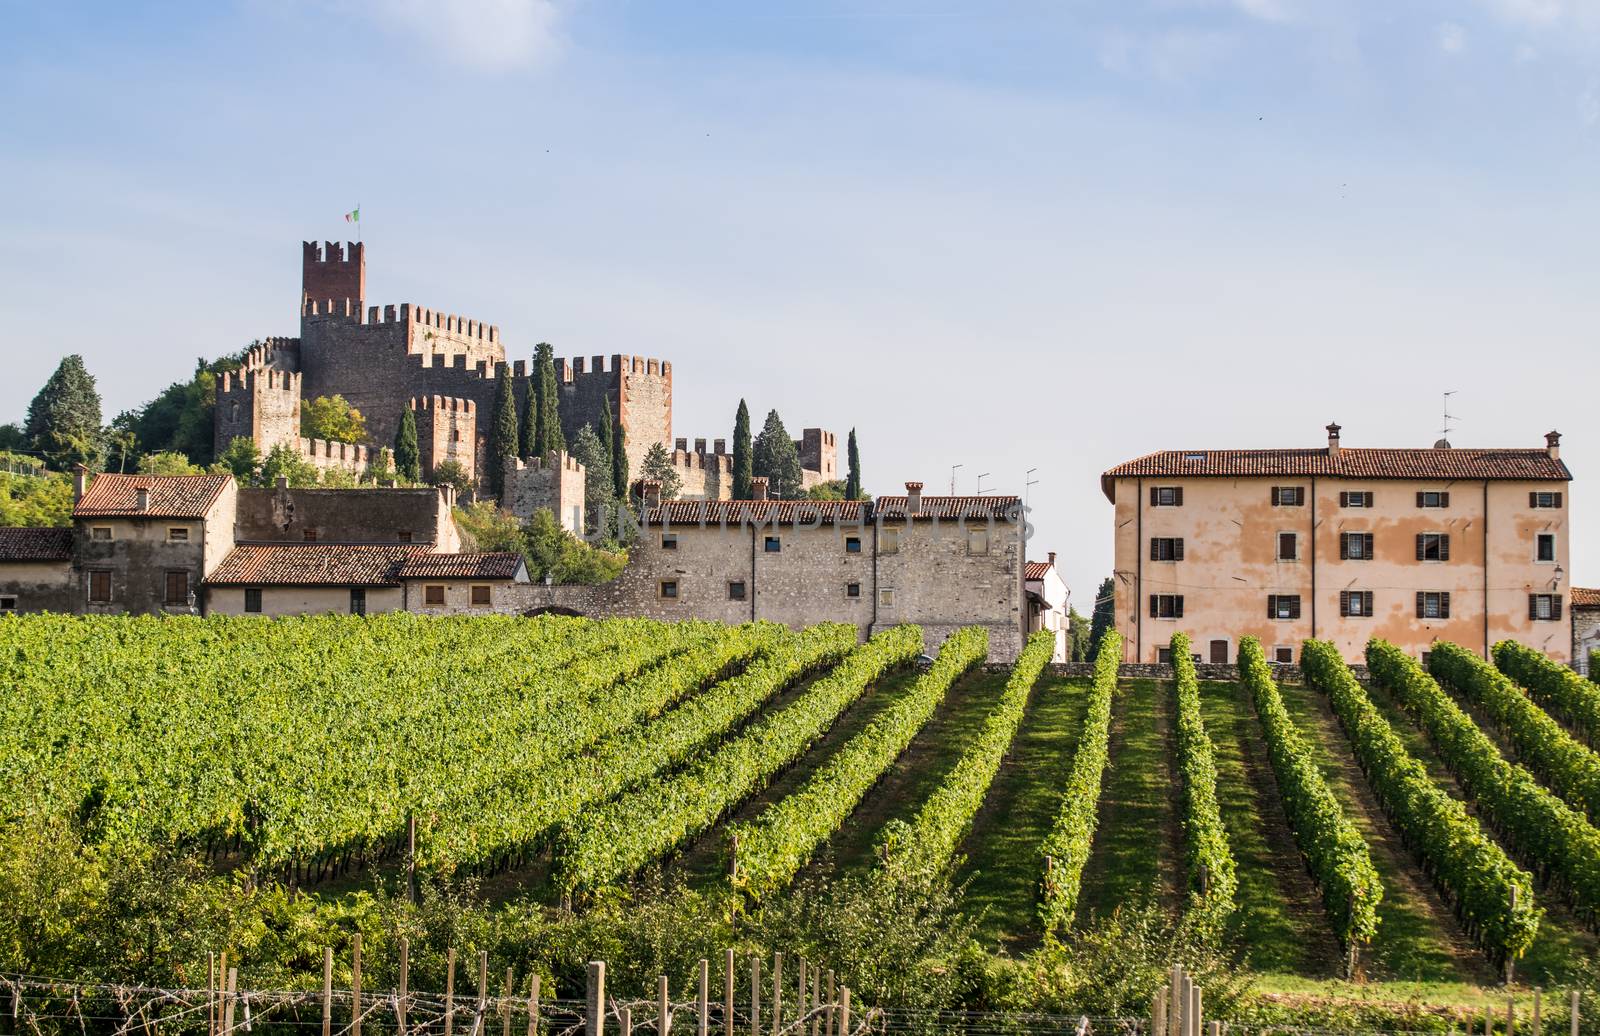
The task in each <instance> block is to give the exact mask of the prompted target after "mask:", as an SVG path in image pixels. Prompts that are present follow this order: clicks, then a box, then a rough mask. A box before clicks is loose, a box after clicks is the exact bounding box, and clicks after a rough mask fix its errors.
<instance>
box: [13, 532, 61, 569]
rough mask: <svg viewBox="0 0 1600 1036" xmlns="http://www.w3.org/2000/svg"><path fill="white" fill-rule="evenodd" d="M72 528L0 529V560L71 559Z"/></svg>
mask: <svg viewBox="0 0 1600 1036" xmlns="http://www.w3.org/2000/svg"><path fill="white" fill-rule="evenodd" d="M71 560H72V530H71V529H69V528H62V529H15V528H7V529H0V561H71Z"/></svg>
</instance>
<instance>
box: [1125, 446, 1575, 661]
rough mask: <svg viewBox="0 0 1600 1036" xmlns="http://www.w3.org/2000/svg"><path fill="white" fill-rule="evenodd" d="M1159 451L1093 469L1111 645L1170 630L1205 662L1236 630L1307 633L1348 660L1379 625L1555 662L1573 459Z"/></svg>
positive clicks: (1290, 636)
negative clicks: (1110, 600) (1500, 646)
mask: <svg viewBox="0 0 1600 1036" xmlns="http://www.w3.org/2000/svg"><path fill="white" fill-rule="evenodd" d="M1327 432H1328V440H1327V446H1326V447H1325V448H1314V449H1299V448H1295V449H1257V450H1166V451H1162V452H1159V453H1152V454H1149V455H1147V456H1144V457H1140V458H1138V459H1136V460H1132V461H1128V462H1127V463H1125V464H1121V465H1118V466H1117V467H1114V468H1112V469H1111V470H1109V471H1107V472H1106V473H1105V474H1104V475H1103V476H1101V488H1102V489H1103V491H1104V492H1105V495H1106V498H1107V499H1108V500H1110V501H1111V502H1112V503H1113V504H1114V505H1115V508H1116V510H1115V526H1114V528H1115V537H1116V539H1115V544H1116V564H1115V573H1114V575H1115V579H1116V595H1117V601H1116V624H1117V630H1118V632H1119V633H1121V634H1122V636H1123V639H1124V652H1125V656H1124V657H1125V660H1126V661H1128V662H1155V661H1161V660H1163V657H1164V652H1165V650H1166V644H1167V642H1168V641H1169V640H1170V639H1171V637H1172V634H1173V632H1174V631H1176V630H1183V631H1184V632H1186V633H1188V634H1189V635H1190V636H1191V638H1193V640H1194V644H1195V648H1196V650H1197V651H1198V652H1199V653H1200V655H1201V657H1202V659H1203V660H1205V661H1211V662H1228V661H1232V660H1233V659H1234V657H1235V655H1236V652H1237V649H1238V643H1239V638H1240V637H1243V636H1245V635H1247V634H1248V635H1252V636H1255V637H1257V638H1259V639H1260V641H1261V643H1262V646H1263V647H1264V648H1266V650H1267V652H1268V656H1269V658H1274V659H1278V660H1292V659H1293V658H1295V657H1297V655H1298V645H1299V644H1300V643H1301V641H1303V640H1305V639H1306V638H1310V637H1315V638H1320V639H1325V640H1331V641H1333V642H1334V643H1335V644H1336V645H1337V646H1338V647H1339V650H1340V652H1341V653H1342V654H1343V655H1344V657H1345V658H1347V659H1358V658H1360V657H1361V655H1362V652H1363V651H1364V649H1365V645H1366V643H1367V641H1368V639H1370V638H1372V637H1381V638H1383V639H1385V640H1388V641H1391V642H1393V643H1395V644H1397V645H1399V646H1400V647H1401V648H1403V649H1404V650H1406V651H1409V652H1412V653H1415V654H1421V653H1423V652H1425V651H1427V650H1428V647H1429V645H1430V644H1432V643H1433V642H1434V641H1436V640H1448V641H1453V642H1455V643H1457V644H1460V645H1462V646H1464V647H1468V648H1471V649H1473V650H1475V651H1478V652H1487V651H1488V650H1489V648H1490V646H1492V645H1493V644H1494V642H1496V641H1498V640H1502V639H1506V638H1510V639H1513V640H1516V641H1519V642H1521V643H1523V644H1526V645H1528V646H1529V647H1532V648H1535V649H1536V650H1539V651H1543V652H1545V653H1546V654H1548V655H1549V656H1550V657H1552V658H1554V659H1557V660H1559V661H1561V662H1563V663H1566V662H1568V661H1569V660H1570V659H1571V655H1572V638H1571V635H1570V627H1569V626H1568V624H1567V622H1566V621H1564V617H1563V615H1562V610H1563V608H1564V607H1565V602H1566V599H1567V598H1568V596H1569V595H1570V593H1571V589H1570V587H1571V582H1570V575H1569V572H1570V564H1569V562H1568V548H1569V543H1570V536H1571V530H1572V529H1573V527H1574V526H1573V523H1572V519H1571V516H1570V513H1569V508H1568V504H1569V502H1570V501H1569V499H1568V494H1567V493H1566V492H1565V490H1566V488H1567V483H1568V482H1569V481H1570V480H1571V478H1572V474H1571V472H1570V471H1568V469H1567V466H1566V464H1565V463H1563V462H1562V460H1561V449H1560V445H1561V437H1560V435H1559V434H1557V433H1555V432H1551V433H1550V434H1549V435H1547V436H1546V437H1545V439H1546V444H1545V447H1544V448H1543V449H1452V448H1450V445H1449V443H1446V442H1443V441H1441V442H1439V443H1438V444H1437V445H1435V446H1434V448H1432V449H1355V448H1350V447H1345V446H1343V445H1342V443H1341V437H1340V428H1339V426H1338V425H1337V424H1331V425H1329V426H1328V428H1327Z"/></svg>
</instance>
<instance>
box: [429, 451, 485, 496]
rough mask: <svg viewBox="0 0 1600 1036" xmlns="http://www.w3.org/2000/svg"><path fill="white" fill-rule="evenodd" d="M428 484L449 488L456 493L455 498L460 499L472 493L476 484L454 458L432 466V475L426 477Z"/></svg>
mask: <svg viewBox="0 0 1600 1036" xmlns="http://www.w3.org/2000/svg"><path fill="white" fill-rule="evenodd" d="M428 484H429V485H434V486H450V487H451V488H452V489H454V490H455V491H456V498H457V499H458V500H459V499H462V498H464V497H465V496H466V495H467V494H468V493H470V492H472V491H473V489H474V487H475V486H476V483H475V482H473V481H472V476H471V475H468V474H467V469H466V468H465V467H463V466H462V464H461V462H460V461H458V460H455V459H454V458H452V459H450V460H442V461H440V462H439V463H437V464H435V465H434V466H433V474H431V475H429V476H428Z"/></svg>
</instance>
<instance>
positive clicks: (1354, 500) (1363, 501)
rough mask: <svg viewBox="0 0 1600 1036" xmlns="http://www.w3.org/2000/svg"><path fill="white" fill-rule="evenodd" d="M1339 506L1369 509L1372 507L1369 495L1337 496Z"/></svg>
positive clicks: (1349, 494) (1343, 494) (1342, 494)
mask: <svg viewBox="0 0 1600 1036" xmlns="http://www.w3.org/2000/svg"><path fill="white" fill-rule="evenodd" d="M1339 506H1340V507H1371V506H1372V494H1371V493H1340V494H1339Z"/></svg>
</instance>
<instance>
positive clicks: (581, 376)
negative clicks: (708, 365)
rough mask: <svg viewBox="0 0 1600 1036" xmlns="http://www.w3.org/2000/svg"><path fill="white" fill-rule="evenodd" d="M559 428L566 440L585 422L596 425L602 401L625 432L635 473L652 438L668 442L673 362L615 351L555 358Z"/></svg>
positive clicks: (660, 441) (670, 425)
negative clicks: (608, 404) (591, 355)
mask: <svg viewBox="0 0 1600 1036" xmlns="http://www.w3.org/2000/svg"><path fill="white" fill-rule="evenodd" d="M556 381H557V383H558V384H559V385H560V399H561V401H560V410H561V433H562V434H563V435H564V436H566V439H567V443H568V444H569V445H570V444H571V443H572V440H573V439H574V438H576V436H577V434H578V432H579V431H580V430H581V429H582V428H583V426H584V425H587V424H597V423H598V422H599V420H600V418H601V414H602V412H603V409H604V404H605V401H606V400H607V399H609V400H610V401H611V413H612V416H613V417H614V418H615V419H616V420H617V421H618V422H619V423H621V425H622V427H623V429H624V430H625V431H626V432H627V443H626V452H627V454H628V471H629V473H630V474H633V475H637V474H638V471H639V468H640V466H641V465H642V464H643V463H644V455H645V452H646V451H648V450H649V449H650V446H651V444H652V443H658V442H659V443H670V442H672V364H670V363H666V362H664V361H662V360H657V359H654V358H649V357H644V356H623V355H621V354H614V355H613V356H611V358H610V364H609V366H608V365H607V362H606V357H604V356H593V357H590V358H589V359H588V360H587V361H586V360H585V359H584V357H582V356H578V357H574V358H573V359H571V360H566V359H557V360H556Z"/></svg>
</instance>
